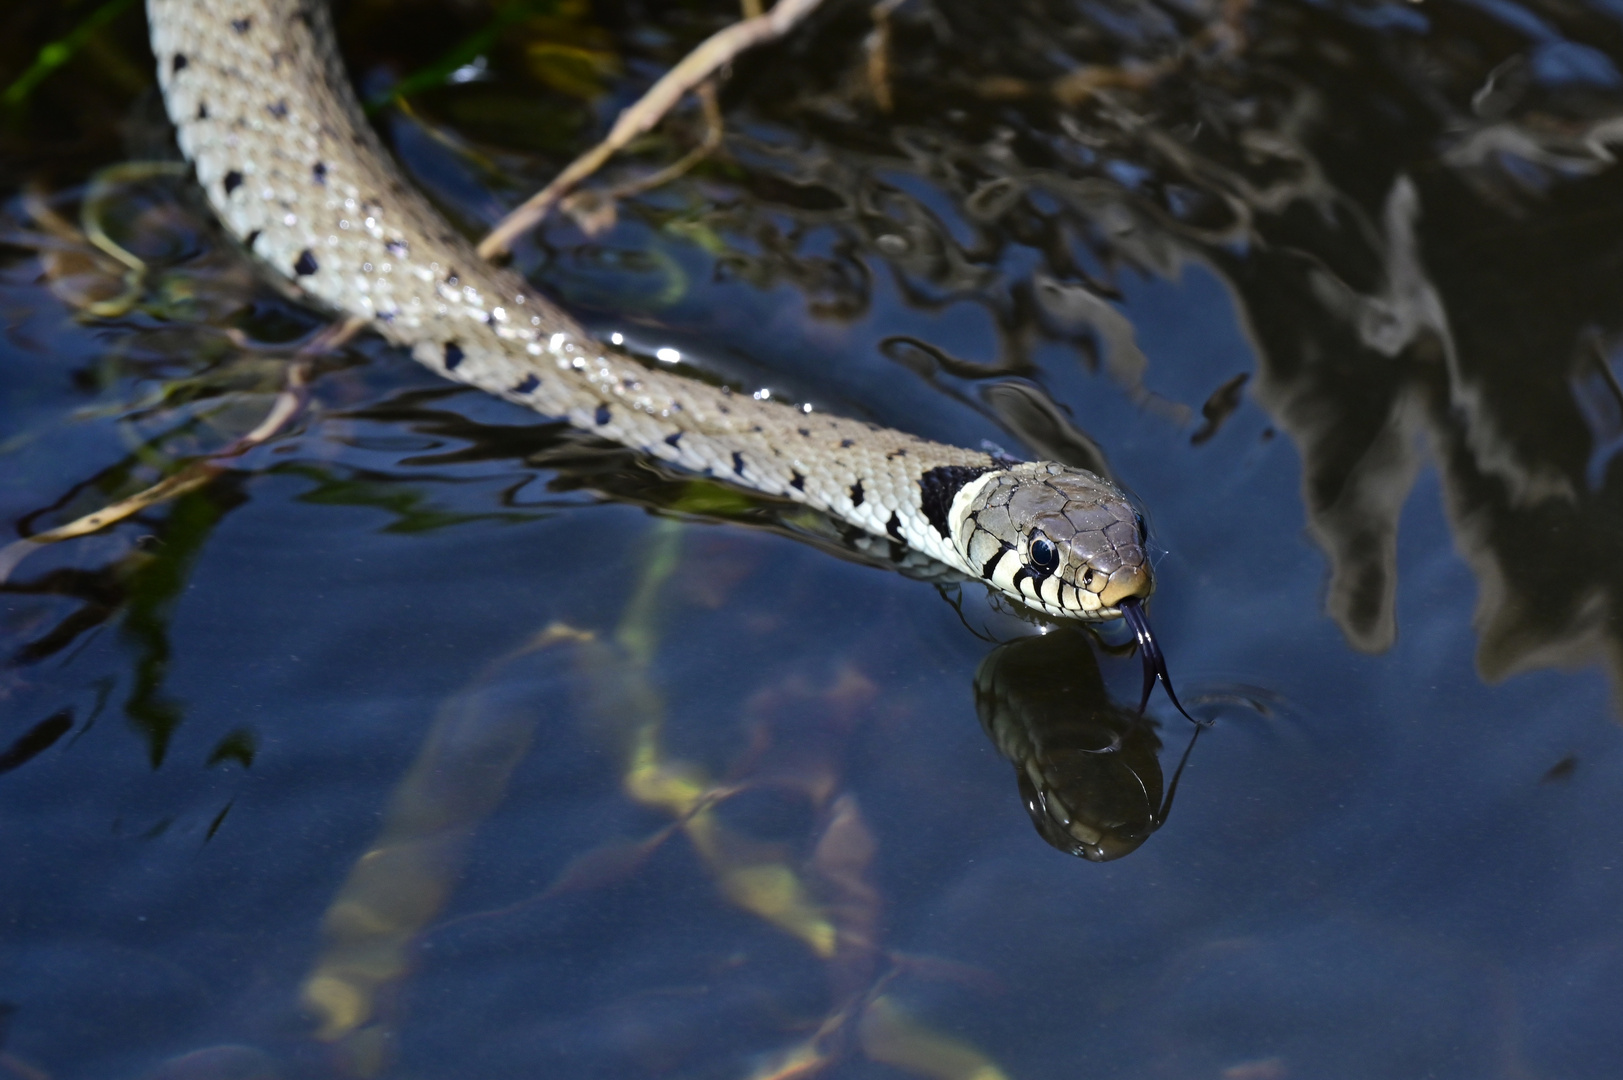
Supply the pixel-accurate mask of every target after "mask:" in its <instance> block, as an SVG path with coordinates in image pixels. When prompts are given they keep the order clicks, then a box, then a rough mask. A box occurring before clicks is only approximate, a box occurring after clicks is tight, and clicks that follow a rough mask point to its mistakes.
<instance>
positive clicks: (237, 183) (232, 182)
mask: <svg viewBox="0 0 1623 1080" xmlns="http://www.w3.org/2000/svg"><path fill="white" fill-rule="evenodd" d="M221 186H222V187H224V188H225V193H226V194H227V195H229V194H231V193H232V192H233V191H235V190H237V189H238V188H240V187H241V186H242V174H241V173H240V172H238V171H237V170H235V169H232V170H231V171H230V172H228V173H226V174H225V179H224V180H223V181H222V182H221Z"/></svg>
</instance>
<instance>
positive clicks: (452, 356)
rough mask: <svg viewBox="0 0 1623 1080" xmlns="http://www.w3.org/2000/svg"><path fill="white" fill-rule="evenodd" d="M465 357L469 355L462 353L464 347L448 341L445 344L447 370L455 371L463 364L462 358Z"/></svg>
mask: <svg viewBox="0 0 1623 1080" xmlns="http://www.w3.org/2000/svg"><path fill="white" fill-rule="evenodd" d="M465 355H467V354H466V353H464V352H463V351H462V346H460V345H458V344H457V343H456V342H454V341H447V342H446V343H445V370H446V371H455V370H456V366H457V365H458V364H460V363H462V358H463V357H464V356H465Z"/></svg>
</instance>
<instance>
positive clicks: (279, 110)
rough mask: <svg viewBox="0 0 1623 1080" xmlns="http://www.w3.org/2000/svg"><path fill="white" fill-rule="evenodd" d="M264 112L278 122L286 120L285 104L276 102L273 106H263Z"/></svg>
mask: <svg viewBox="0 0 1623 1080" xmlns="http://www.w3.org/2000/svg"><path fill="white" fill-rule="evenodd" d="M265 111H266V112H268V113H270V114H271V115H272V116H274V117H276V119H278V120H286V119H287V102H285V101H278V102H275V103H273V104H270V105H266V106H265Z"/></svg>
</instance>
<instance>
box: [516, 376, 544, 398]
mask: <svg viewBox="0 0 1623 1080" xmlns="http://www.w3.org/2000/svg"><path fill="white" fill-rule="evenodd" d="M540 385H541V380H540V379H538V378H536V377H535V376H534V375H533V374H532V375H526V376H524V378H523V379H520V380H519V383H518V385H517V386H515V387H513V393H515V394H533V393H534V392H535V388H536V387H538V386H540Z"/></svg>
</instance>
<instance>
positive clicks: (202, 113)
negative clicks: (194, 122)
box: [197, 101, 209, 120]
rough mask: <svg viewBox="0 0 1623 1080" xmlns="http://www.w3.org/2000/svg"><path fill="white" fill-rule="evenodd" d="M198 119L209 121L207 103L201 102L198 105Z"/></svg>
mask: <svg viewBox="0 0 1623 1080" xmlns="http://www.w3.org/2000/svg"><path fill="white" fill-rule="evenodd" d="M197 118H198V119H199V120H207V119H208V118H209V107H208V103H207V102H203V101H199V102H198V103H197Z"/></svg>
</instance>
